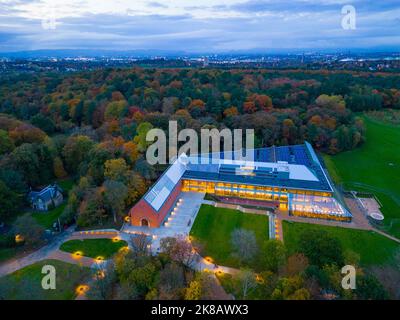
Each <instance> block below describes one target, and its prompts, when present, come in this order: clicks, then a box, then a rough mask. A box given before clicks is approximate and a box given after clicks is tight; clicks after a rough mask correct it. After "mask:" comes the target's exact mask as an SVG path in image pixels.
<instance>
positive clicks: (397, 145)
mask: <svg viewBox="0 0 400 320" xmlns="http://www.w3.org/2000/svg"><path fill="white" fill-rule="evenodd" d="M364 119H365V124H366V127H367V136H366V142H365V143H364V144H363V145H362V146H361V147H360V148H357V149H355V150H352V151H348V152H343V153H340V154H338V155H335V156H325V163H326V165H327V167H328V170H329V172H330V174H331V176H332V178H333V179H334V180H335V182H336V183H337V184H342V185H343V186H344V188H345V189H347V190H356V191H364V192H369V193H373V194H374V195H375V196H376V197H377V198H378V200H379V201H380V203H381V204H382V206H383V207H382V209H381V210H382V212H383V213H384V215H385V227H384V230H385V231H387V232H388V233H391V234H393V235H394V236H396V237H398V238H400V127H399V126H397V127H396V126H393V125H390V124H384V123H381V122H378V121H375V120H372V119H370V118H366V117H364Z"/></svg>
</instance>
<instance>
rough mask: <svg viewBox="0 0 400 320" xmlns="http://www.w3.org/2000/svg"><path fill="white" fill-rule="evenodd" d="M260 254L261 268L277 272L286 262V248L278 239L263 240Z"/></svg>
mask: <svg viewBox="0 0 400 320" xmlns="http://www.w3.org/2000/svg"><path fill="white" fill-rule="evenodd" d="M260 254H261V259H260V260H261V264H262V267H263V269H266V270H270V271H272V272H277V271H278V270H279V269H280V268H281V267H283V266H284V264H285V262H286V248H285V246H284V244H283V243H282V241H279V240H272V239H271V240H267V241H265V242H264V244H263V246H262V250H261V253H260Z"/></svg>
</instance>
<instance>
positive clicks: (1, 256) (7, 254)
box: [0, 248, 16, 262]
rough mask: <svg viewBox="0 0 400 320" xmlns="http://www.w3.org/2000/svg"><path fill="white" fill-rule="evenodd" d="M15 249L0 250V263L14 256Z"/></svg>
mask: <svg viewBox="0 0 400 320" xmlns="http://www.w3.org/2000/svg"><path fill="white" fill-rule="evenodd" d="M15 251H16V248H4V249H0V262H2V261H5V260H8V259H10V258H11V257H13V256H14V255H15Z"/></svg>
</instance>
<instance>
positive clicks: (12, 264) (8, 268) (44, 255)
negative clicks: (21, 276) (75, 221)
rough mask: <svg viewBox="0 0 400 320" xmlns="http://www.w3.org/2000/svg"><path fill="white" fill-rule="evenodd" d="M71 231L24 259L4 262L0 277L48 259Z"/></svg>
mask: <svg viewBox="0 0 400 320" xmlns="http://www.w3.org/2000/svg"><path fill="white" fill-rule="evenodd" d="M73 231H74V228H70V229H68V230H66V231H65V232H64V233H62V234H60V235H59V236H57V237H56V238H55V239H54V240H53V242H52V243H50V244H48V245H46V246H44V247H42V248H40V249H39V250H37V251H35V252H33V253H31V254H29V255H27V256H25V257H22V258H18V259H12V260H9V261H6V262H5V263H4V264H2V265H0V277H2V276H5V275H7V274H10V273H13V272H15V271H17V270H19V269H22V268H24V267H26V266H29V265H31V264H33V263H36V262H39V261H41V260H45V259H49V256H50V255H51V254H52V253H53V252H54V251H56V250H58V248H59V246H60V245H61V244H62V243H63V242H65V241H66V240H67V239H68V238H69V237H70V236H71V234H72V233H73Z"/></svg>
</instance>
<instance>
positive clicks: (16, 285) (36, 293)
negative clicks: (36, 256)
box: [0, 260, 90, 300]
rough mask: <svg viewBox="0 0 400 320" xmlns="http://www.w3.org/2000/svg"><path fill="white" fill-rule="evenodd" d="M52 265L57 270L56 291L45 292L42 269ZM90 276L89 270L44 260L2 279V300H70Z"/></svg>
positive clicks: (0, 287) (0, 295) (0, 282)
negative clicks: (42, 282)
mask: <svg viewBox="0 0 400 320" xmlns="http://www.w3.org/2000/svg"><path fill="white" fill-rule="evenodd" d="M44 265H52V266H54V267H55V269H56V289H55V290H43V289H42V287H41V281H42V279H43V277H44V274H42V267H43V266H44ZM89 276H90V270H89V269H88V268H84V267H79V266H77V265H73V264H69V263H65V262H61V261H57V260H44V261H41V262H38V263H35V264H32V265H30V266H27V267H25V268H22V269H20V270H18V271H16V272H14V273H12V274H10V275H7V276H5V277H2V278H0V300H1V299H2V298H4V299H8V300H70V299H74V298H75V289H76V287H78V285H80V284H82V283H84V282H85V281H86V280H87V279H88V277H89Z"/></svg>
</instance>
